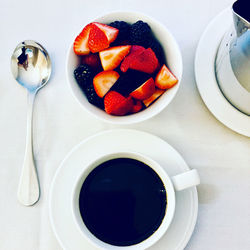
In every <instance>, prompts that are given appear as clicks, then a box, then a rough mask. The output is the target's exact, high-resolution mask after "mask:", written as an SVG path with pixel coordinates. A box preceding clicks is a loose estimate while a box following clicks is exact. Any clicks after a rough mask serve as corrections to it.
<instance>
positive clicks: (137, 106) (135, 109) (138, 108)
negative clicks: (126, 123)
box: [131, 100, 142, 113]
mask: <svg viewBox="0 0 250 250" xmlns="http://www.w3.org/2000/svg"><path fill="white" fill-rule="evenodd" d="M141 109H142V102H141V101H139V100H135V101H134V105H133V108H132V110H131V112H132V113H137V112H139V111H141Z"/></svg>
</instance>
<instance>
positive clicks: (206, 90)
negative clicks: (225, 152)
mask: <svg viewBox="0 0 250 250" xmlns="http://www.w3.org/2000/svg"><path fill="white" fill-rule="evenodd" d="M232 24H233V17H232V10H231V8H228V9H226V10H224V11H222V12H221V13H220V14H219V15H218V16H216V17H215V18H214V19H213V20H212V21H211V23H210V24H209V25H208V26H207V28H206V30H205V31H204V33H203V35H202V37H201V39H200V41H199V44H198V47H197V50H196V56H195V65H194V66H195V78H196V83H197V87H198V89H199V92H200V95H201V97H202V99H203V101H204V103H205V104H206V106H207V107H208V109H209V110H210V111H211V112H212V113H213V115H214V116H215V117H216V118H217V119H218V120H219V121H220V122H222V123H223V124H224V125H226V126H227V127H229V128H230V129H232V130H234V131H236V132H238V133H239V134H242V135H245V136H249V137H250V116H247V115H246V114H243V113H242V112H240V111H239V110H237V109H236V108H234V107H233V106H232V105H231V104H230V103H229V102H228V101H227V99H226V98H225V97H224V96H223V94H222V93H221V91H220V89H219V86H218V84H217V81H216V78H215V72H214V62H215V56H216V53H217V49H218V46H219V43H220V41H221V39H222V37H223V35H224V34H225V32H226V31H227V30H228V29H229V28H230V26H231V25H232Z"/></svg>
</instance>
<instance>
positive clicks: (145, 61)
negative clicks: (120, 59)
mask: <svg viewBox="0 0 250 250" xmlns="http://www.w3.org/2000/svg"><path fill="white" fill-rule="evenodd" d="M158 64H159V62H158V59H157V57H156V55H155V53H154V51H153V50H152V49H151V48H148V49H146V50H145V51H143V52H142V53H140V54H139V55H137V56H136V57H135V58H134V59H133V60H131V62H130V64H129V68H130V69H134V70H138V71H142V72H145V73H148V74H152V73H154V71H155V70H156V68H157V66H158Z"/></svg>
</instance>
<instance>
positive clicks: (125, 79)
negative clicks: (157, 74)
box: [111, 69, 151, 96]
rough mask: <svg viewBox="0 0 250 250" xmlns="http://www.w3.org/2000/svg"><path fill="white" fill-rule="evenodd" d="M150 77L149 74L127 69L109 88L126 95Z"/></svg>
mask: <svg viewBox="0 0 250 250" xmlns="http://www.w3.org/2000/svg"><path fill="white" fill-rule="evenodd" d="M150 77H151V75H149V74H146V73H144V72H140V71H137V70H132V69H129V70H128V71H127V72H126V73H123V74H121V75H120V77H119V79H118V80H117V81H116V83H115V84H114V85H113V86H112V88H111V90H114V91H117V92H119V93H120V94H122V95H123V96H128V95H129V94H130V93H131V92H132V91H134V90H135V89H137V88H138V87H139V86H140V85H142V84H143V83H144V82H145V81H146V80H148V79H149V78H150Z"/></svg>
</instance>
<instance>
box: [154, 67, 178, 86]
mask: <svg viewBox="0 0 250 250" xmlns="http://www.w3.org/2000/svg"><path fill="white" fill-rule="evenodd" d="M177 82H178V80H177V78H176V77H175V76H174V75H173V73H172V72H171V71H170V70H169V69H168V68H167V66H166V65H165V64H164V65H163V66H162V67H161V69H160V71H159V73H158V74H157V76H156V78H155V85H156V87H158V88H159V89H170V88H172V87H173V86H174V85H175V84H176V83H177Z"/></svg>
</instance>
